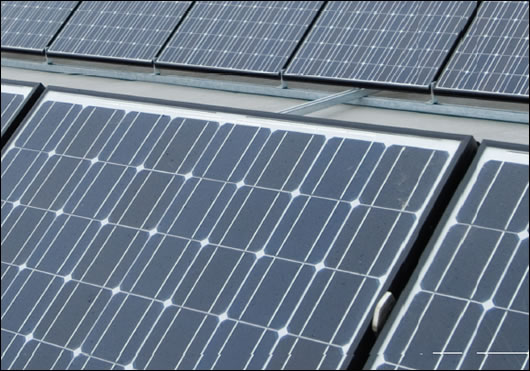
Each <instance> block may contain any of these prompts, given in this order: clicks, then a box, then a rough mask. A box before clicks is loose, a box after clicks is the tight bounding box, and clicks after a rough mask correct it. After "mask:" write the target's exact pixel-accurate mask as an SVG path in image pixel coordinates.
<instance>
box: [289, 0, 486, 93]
mask: <svg viewBox="0 0 530 371" xmlns="http://www.w3.org/2000/svg"><path fill="white" fill-rule="evenodd" d="M475 7H476V1H330V2H328V3H327V5H326V6H325V8H324V11H323V13H322V14H321V16H320V17H319V19H318V20H317V22H316V24H315V25H314V26H313V28H312V29H311V32H310V34H309V35H308V37H307V39H306V40H305V41H304V43H303V45H302V47H301V48H300V49H299V50H298V52H297V53H296V55H295V57H294V59H293V61H292V62H291V63H290V65H289V67H288V68H287V76H291V77H298V78H311V79H325V80H330V81H334V80H335V81H337V80H339V81H340V80H342V81H348V82H357V83H366V84H384V85H399V86H409V87H419V88H426V87H428V86H429V85H430V84H431V82H432V81H433V80H434V78H435V76H436V74H437V72H438V71H439V70H440V68H441V66H442V63H443V62H444V60H445V59H446V57H447V56H448V54H449V52H450V51H451V48H452V47H453V44H454V43H455V42H456V40H457V38H458V35H459V34H460V33H461V31H462V30H463V29H464V27H465V25H466V23H467V22H468V20H469V18H470V17H471V15H472V13H473V11H474V9H475Z"/></svg>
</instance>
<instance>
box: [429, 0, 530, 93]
mask: <svg viewBox="0 0 530 371" xmlns="http://www.w3.org/2000/svg"><path fill="white" fill-rule="evenodd" d="M438 90H439V91H441V92H443V91H448V92H452V93H455V92H456V93H458V92H467V93H472V94H475V95H477V94H486V95H492V96H508V97H515V98H526V99H527V100H528V2H526V1H484V2H482V4H481V5H480V7H479V9H478V14H477V16H476V17H475V19H474V21H473V23H472V25H471V27H470V29H469V32H467V34H466V35H465V37H464V39H463V40H462V42H461V43H460V45H459V46H458V48H457V50H456V51H455V53H454V55H453V56H452V58H451V60H450V62H449V64H448V66H447V68H446V69H445V71H444V73H443V74H442V76H441V78H440V81H439V83H438Z"/></svg>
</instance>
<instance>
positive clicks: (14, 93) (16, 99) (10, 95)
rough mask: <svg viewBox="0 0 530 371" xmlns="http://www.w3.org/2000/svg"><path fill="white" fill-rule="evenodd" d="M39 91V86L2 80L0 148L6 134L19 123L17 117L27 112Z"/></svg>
mask: <svg viewBox="0 0 530 371" xmlns="http://www.w3.org/2000/svg"><path fill="white" fill-rule="evenodd" d="M41 89H42V86H41V85H40V84H33V83H26V82H22V81H13V80H2V100H1V101H2V116H1V117H2V120H1V129H2V131H1V133H2V146H3V144H4V142H5V140H6V138H5V135H6V133H7V135H9V132H10V131H11V129H12V127H16V126H17V125H18V123H19V122H20V121H21V117H19V115H21V114H24V112H27V110H28V109H29V106H31V104H32V103H33V102H34V101H35V99H36V96H37V95H38V94H39V93H40V92H41Z"/></svg>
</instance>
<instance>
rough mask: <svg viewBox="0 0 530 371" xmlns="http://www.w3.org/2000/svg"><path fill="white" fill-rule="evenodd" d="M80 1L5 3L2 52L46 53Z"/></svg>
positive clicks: (3, 4) (3, 7)
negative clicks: (46, 48) (45, 49)
mask: <svg viewBox="0 0 530 371" xmlns="http://www.w3.org/2000/svg"><path fill="white" fill-rule="evenodd" d="M77 3H78V1H2V49H6V50H10V49H12V50H26V51H34V52H44V48H45V47H46V46H48V44H49V43H50V42H51V40H52V38H53V37H54V36H55V34H56V33H57V31H59V29H60V28H61V26H62V25H63V23H64V22H65V21H66V20H67V19H68V16H69V15H70V14H71V13H72V11H73V10H74V8H75V7H76V5H77Z"/></svg>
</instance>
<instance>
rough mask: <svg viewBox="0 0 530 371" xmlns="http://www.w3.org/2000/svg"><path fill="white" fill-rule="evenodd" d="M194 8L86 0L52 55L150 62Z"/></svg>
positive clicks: (172, 3) (179, 3)
mask: <svg viewBox="0 0 530 371" xmlns="http://www.w3.org/2000/svg"><path fill="white" fill-rule="evenodd" d="M190 5H191V1H83V2H82V3H81V5H80V6H79V8H78V9H77V10H76V12H75V14H74V15H73V16H72V18H71V19H70V20H69V21H68V24H67V25H66V26H65V28H64V29H63V30H62V31H61V33H60V34H59V36H58V37H57V39H56V40H55V41H54V43H53V45H52V46H51V48H50V54H51V55H70V56H72V55H75V56H78V57H79V56H85V57H87V56H88V57H100V58H113V59H126V60H136V61H144V62H150V61H152V60H153V58H154V57H155V56H156V55H157V54H158V52H159V51H160V49H161V48H162V46H163V45H164V43H165V42H166V41H167V39H168V38H169V37H170V35H171V33H172V32H173V30H174V29H175V27H176V26H177V24H178V23H179V21H180V20H181V19H182V17H183V16H184V14H185V13H186V10H187V9H188V8H189V7H190Z"/></svg>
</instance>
